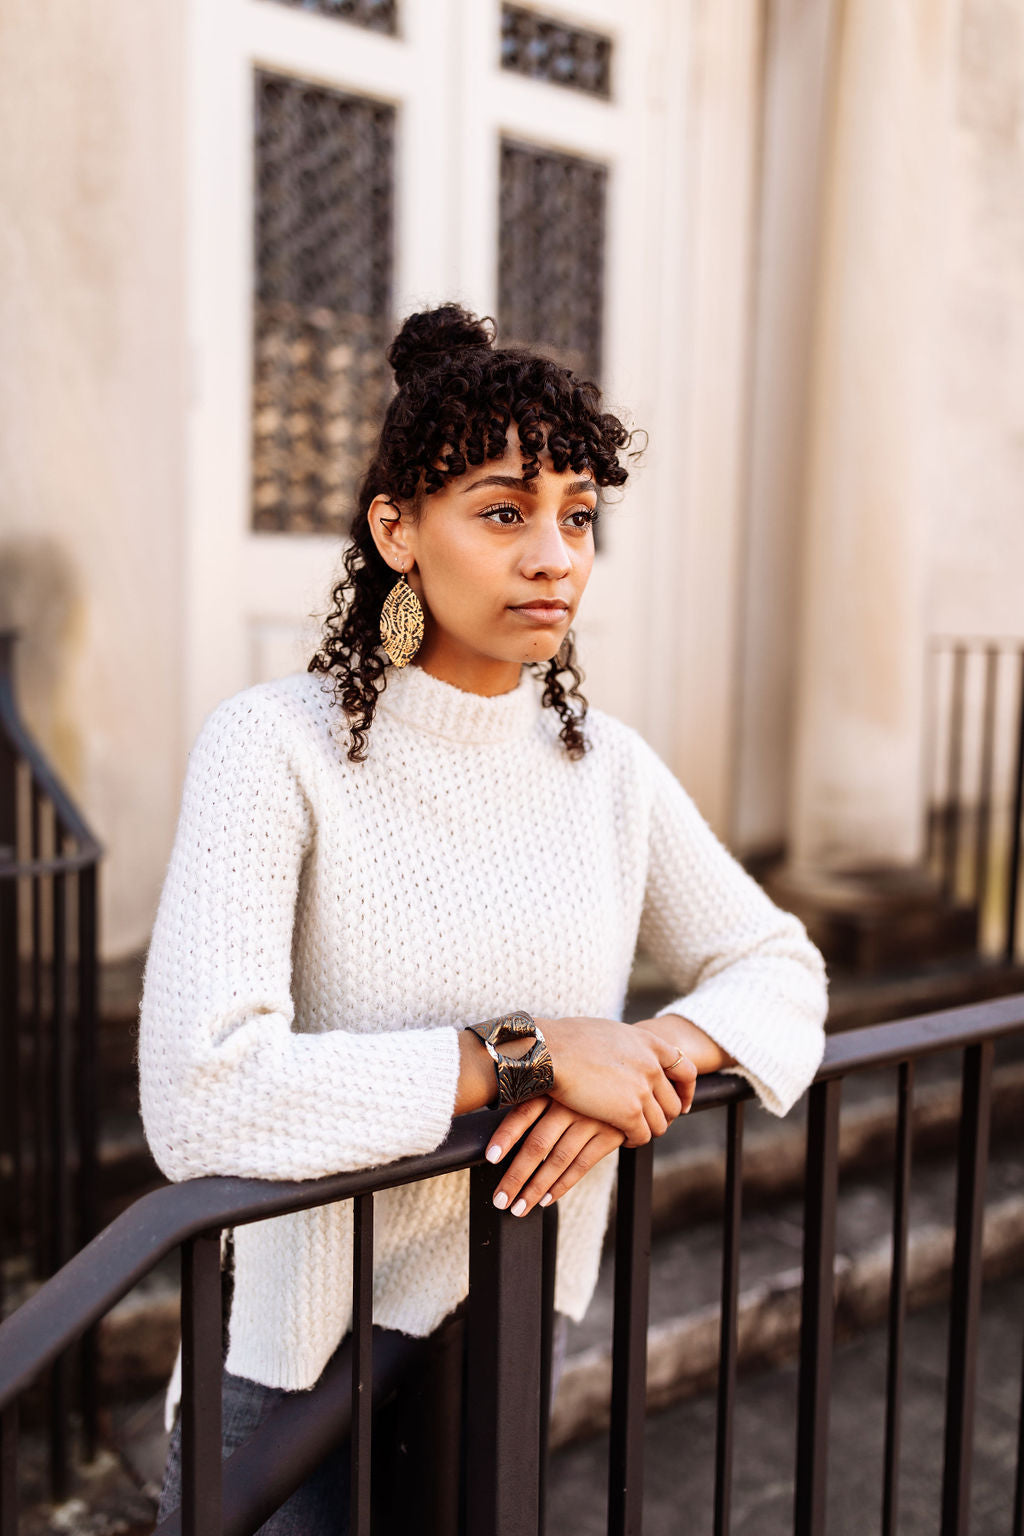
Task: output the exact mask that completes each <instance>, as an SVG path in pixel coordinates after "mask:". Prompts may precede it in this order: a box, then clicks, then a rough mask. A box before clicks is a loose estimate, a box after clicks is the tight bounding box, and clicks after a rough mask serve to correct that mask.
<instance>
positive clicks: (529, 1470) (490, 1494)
mask: <svg viewBox="0 0 1024 1536" xmlns="http://www.w3.org/2000/svg"><path fill="white" fill-rule="evenodd" d="M500 1178H501V1170H500V1169H495V1168H492V1166H491V1165H490V1163H478V1164H477V1165H476V1166H475V1167H473V1168H472V1169H471V1170H470V1175H469V1191H470V1194H469V1200H470V1204H469V1212H470V1214H469V1310H468V1317H467V1324H466V1327H467V1341H468V1370H467V1382H466V1394H467V1404H466V1435H467V1446H466V1468H467V1472H466V1525H467V1529H468V1530H469V1531H471V1532H472V1536H536V1533H537V1524H538V1518H539V1496H538V1493H539V1470H540V1469H539V1455H538V1453H539V1448H540V1411H541V1401H540V1321H541V1303H542V1284H541V1268H542V1250H543V1241H544V1223H543V1216H544V1213H543V1211H541V1210H539V1209H536V1208H535V1209H534V1210H532V1211H531V1212H530V1213H529V1215H527V1216H509V1215H508V1213H507V1212H503V1211H499V1210H496V1209H495V1207H494V1205H493V1204H492V1197H493V1194H494V1191H495V1189H496V1188H497V1185H498V1182H499V1180H500Z"/></svg>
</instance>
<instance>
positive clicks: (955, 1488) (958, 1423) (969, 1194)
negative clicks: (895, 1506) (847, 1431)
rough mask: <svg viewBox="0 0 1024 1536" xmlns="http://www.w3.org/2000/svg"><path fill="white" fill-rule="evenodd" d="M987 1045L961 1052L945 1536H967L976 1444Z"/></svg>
mask: <svg viewBox="0 0 1024 1536" xmlns="http://www.w3.org/2000/svg"><path fill="white" fill-rule="evenodd" d="M994 1056H995V1045H994V1043H993V1042H992V1041H991V1040H985V1041H983V1042H982V1043H981V1044H980V1045H971V1046H968V1048H967V1050H966V1051H965V1052H964V1072H963V1098H962V1102H961V1110H960V1144H959V1149H958V1152H957V1174H956V1238H955V1246H954V1249H953V1286H952V1293H951V1295H950V1303H949V1370H948V1372H947V1375H946V1446H945V1456H944V1459H943V1467H942V1527H941V1529H942V1536H966V1532H967V1528H968V1521H969V1515H970V1498H971V1452H972V1448H973V1440H974V1381H975V1372H976V1367H977V1352H978V1315H979V1312H980V1310H981V1265H982V1235H983V1226H984V1220H985V1176H986V1174H987V1172H988V1141H989V1122H990V1118H991V1104H992V1062H993V1058H994Z"/></svg>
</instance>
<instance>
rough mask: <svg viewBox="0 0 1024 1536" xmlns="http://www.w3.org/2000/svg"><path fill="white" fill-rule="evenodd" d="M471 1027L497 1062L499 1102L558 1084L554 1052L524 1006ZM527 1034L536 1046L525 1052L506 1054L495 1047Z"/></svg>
mask: <svg viewBox="0 0 1024 1536" xmlns="http://www.w3.org/2000/svg"><path fill="white" fill-rule="evenodd" d="M469 1027H470V1029H471V1030H472V1031H473V1033H474V1034H475V1035H478V1036H479V1037H480V1039H481V1040H482V1041H483V1043H484V1045H485V1046H486V1047H487V1051H488V1054H489V1056H490V1057H491V1060H492V1061H493V1062H494V1071H495V1075H496V1076H497V1079H498V1103H499V1104H521V1103H522V1102H523V1100H524V1099H534V1098H536V1097H537V1095H538V1094H541V1093H547V1092H549V1091H550V1089H551V1088H552V1087H553V1086H554V1081H555V1072H554V1068H553V1066H552V1064H551V1052H550V1051H549V1050H548V1047H547V1042H546V1041H545V1039H544V1036H543V1035H542V1034H541V1032H540V1030H539V1029H538V1028H537V1023H536V1021H535V1020H534V1019H533V1018H532V1017H531V1015H530V1014H528V1013H524V1012H522V1011H521V1010H520V1011H519V1012H516V1013H503V1014H502V1015H501V1017H500V1018H497V1019H487V1020H486V1021H485V1022H484V1023H483V1024H471V1025H470V1026H469ZM525 1035H533V1037H534V1044H533V1047H532V1049H531V1050H529V1051H527V1053H526V1055H525V1056H503V1055H502V1054H501V1052H500V1051H498V1050H496V1049H495V1047H496V1046H499V1045H504V1044H505V1042H506V1041H507V1040H520V1039H522V1038H523V1037H524V1036H525Z"/></svg>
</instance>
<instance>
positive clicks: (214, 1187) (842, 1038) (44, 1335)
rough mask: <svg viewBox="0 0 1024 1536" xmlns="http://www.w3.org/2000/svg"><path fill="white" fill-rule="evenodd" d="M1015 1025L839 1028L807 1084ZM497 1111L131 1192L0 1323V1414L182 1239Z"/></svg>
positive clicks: (991, 1020) (483, 1132) (985, 1006)
mask: <svg viewBox="0 0 1024 1536" xmlns="http://www.w3.org/2000/svg"><path fill="white" fill-rule="evenodd" d="M1021 1028H1024V994H1017V995H1014V996H1013V997H1004V998H996V999H994V1000H991V1001H988V1002H983V1003H970V1004H967V1005H966V1006H964V1007H961V1008H948V1009H944V1010H942V1011H940V1012H936V1013H930V1014H922V1015H920V1016H919V1017H917V1018H911V1019H896V1020H894V1021H892V1022H890V1023H885V1024H873V1025H869V1026H866V1027H865V1028H863V1029H856V1030H848V1031H846V1032H844V1033H842V1034H837V1035H832V1036H830V1038H829V1039H828V1041H827V1042H826V1045H825V1056H824V1060H823V1061H822V1064H821V1067H820V1068H819V1071H818V1075H817V1078H816V1079H815V1081H816V1082H823V1081H825V1080H827V1079H829V1078H835V1077H842V1076H845V1074H846V1073H848V1072H850V1071H853V1070H864V1069H866V1068H869V1067H884V1066H894V1065H896V1064H897V1063H899V1062H901V1061H905V1060H907V1059H908V1058H909V1057H911V1056H913V1057H917V1056H920V1055H922V1054H925V1053H928V1052H932V1051H943V1050H956V1049H958V1048H962V1047H964V1046H967V1045H971V1044H973V1043H975V1042H976V1041H978V1040H981V1039H993V1038H997V1037H999V1036H1001V1035H1008V1034H1012V1033H1013V1032H1014V1031H1015V1030H1018V1029H1021ZM750 1097H752V1090H751V1089H750V1087H749V1085H748V1084H747V1083H746V1082H745V1081H744V1080H743V1079H742V1078H738V1077H734V1076H729V1075H727V1074H725V1073H713V1074H710V1075H708V1076H707V1077H703V1078H700V1079H698V1082H697V1091H696V1093H695V1095H694V1101H693V1112H696V1111H698V1110H706V1109H713V1108H715V1107H717V1106H719V1105H725V1104H732V1103H736V1102H738V1101H739V1100H741V1099H746V1098H750ZM501 1118H502V1113H501V1111H498V1110H478V1111H477V1112H476V1113H475V1114H471V1115H463V1116H461V1117H460V1118H459V1119H457V1120H455V1121H454V1122H453V1124H452V1128H451V1131H450V1132H449V1134H448V1136H447V1137H446V1138H445V1140H444V1141H443V1142H442V1143H441V1144H440V1146H439V1147H437V1148H435V1150H434V1151H433V1152H428V1153H427V1154H426V1155H425V1156H421V1157H407V1158H402V1159H400V1160H398V1161H397V1162H393V1163H385V1164H383V1165H382V1166H381V1167H379V1168H371V1169H365V1168H361V1169H357V1170H356V1171H354V1172H351V1173H336V1174H332V1175H331V1176H330V1177H328V1178H325V1179H307V1180H301V1181H299V1180H296V1181H280V1182H278V1181H277V1180H271V1179H240V1178H223V1177H216V1178H213V1177H211V1178H202V1179H189V1180H186V1181H184V1182H183V1183H180V1184H168V1185H165V1186H164V1187H163V1188H161V1189H155V1190H152V1191H151V1192H150V1193H149V1194H148V1195H143V1196H141V1198H140V1199H138V1200H136V1201H135V1202H134V1203H133V1204H132V1205H131V1206H129V1208H128V1209H127V1210H126V1211H123V1212H122V1213H121V1215H120V1216H118V1217H117V1218H116V1219H115V1220H114V1221H112V1222H111V1223H110V1225H109V1226H107V1227H105V1228H104V1229H103V1231H102V1232H100V1233H99V1234H98V1236H97V1237H95V1238H93V1240H92V1242H91V1243H89V1244H88V1245H87V1246H86V1247H85V1248H83V1249H82V1250H81V1252H80V1253H77V1254H76V1255H75V1256H74V1258H72V1259H71V1260H69V1262H68V1263H67V1264H65V1265H64V1267H63V1269H61V1270H60V1272H59V1273H58V1274H56V1275H54V1276H53V1277H52V1279H50V1280H48V1281H47V1282H46V1283H45V1284H44V1285H42V1286H41V1287H40V1288H39V1290H38V1291H36V1293H35V1294H34V1295H33V1296H31V1297H29V1299H28V1301H26V1302H25V1303H24V1305H23V1306H21V1307H19V1309H18V1310H17V1312H15V1313H13V1315H12V1316H11V1317H9V1318H8V1319H7V1320H6V1322H4V1323H2V1324H0V1410H2V1409H3V1408H5V1407H6V1406H7V1405H8V1404H9V1403H10V1402H11V1401H12V1400H13V1399H14V1398H15V1397H17V1396H18V1395H19V1394H20V1393H21V1392H23V1391H24V1390H25V1388H26V1386H28V1385H29V1384H30V1382H31V1381H32V1380H33V1378H34V1376H35V1375H36V1374H38V1372H40V1371H42V1370H43V1369H45V1367H46V1366H47V1365H49V1364H51V1363H52V1361H53V1360H55V1359H56V1358H57V1356H58V1355H59V1354H61V1352H62V1351H63V1350H65V1349H66V1348H67V1347H68V1345H69V1344H72V1343H73V1342H74V1341H75V1339H76V1338H78V1337H79V1335H80V1334H82V1333H84V1332H85V1330H86V1329H87V1328H88V1327H89V1326H90V1325H91V1324H92V1323H94V1322H96V1321H97V1319H98V1318H100V1317H102V1316H103V1315H104V1313H105V1312H107V1311H109V1309H110V1308H111V1307H112V1306H113V1305H114V1304H115V1302H117V1301H120V1299H121V1297H122V1296H124V1295H125V1294H126V1293H127V1292H128V1291H130V1290H131V1288H132V1286H134V1285H137V1284H138V1282H139V1281H140V1280H141V1279H142V1278H143V1277H144V1276H145V1275H147V1274H148V1273H149V1271H150V1270H151V1269H152V1268H153V1267H154V1265H155V1264H157V1263H158V1262H159V1261H160V1260H161V1259H162V1258H164V1257H165V1256H166V1255H167V1254H168V1253H170V1252H172V1250H173V1249H175V1248H177V1247H178V1246H179V1244H181V1243H183V1242H185V1241H186V1240H187V1239H188V1238H191V1237H195V1236H197V1235H198V1234H199V1233H202V1232H209V1231H212V1230H214V1229H215V1228H218V1227H219V1228H224V1227H231V1226H244V1225H246V1224H247V1223H249V1222H253V1221H264V1220H266V1219H267V1218H268V1217H271V1216H284V1215H288V1214H290V1213H292V1212H294V1211H300V1210H307V1209H310V1208H312V1207H313V1206H318V1205H329V1204H331V1203H332V1202H333V1201H336V1200H349V1199H352V1198H353V1196H355V1195H361V1194H372V1193H374V1192H375V1191H377V1190H381V1189H390V1188H397V1187H398V1186H399V1185H401V1184H411V1183H414V1182H416V1181H417V1180H419V1179H430V1178H434V1177H435V1176H436V1175H438V1174H442V1173H455V1172H458V1171H460V1170H462V1169H465V1168H469V1167H471V1166H472V1165H473V1164H474V1163H477V1162H480V1161H481V1160H482V1159H483V1155H484V1151H485V1149H486V1147H487V1146H488V1145H489V1140H490V1137H491V1136H492V1134H493V1132H494V1130H495V1128H496V1127H497V1125H498V1124H499V1123H500V1121H501Z"/></svg>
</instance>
